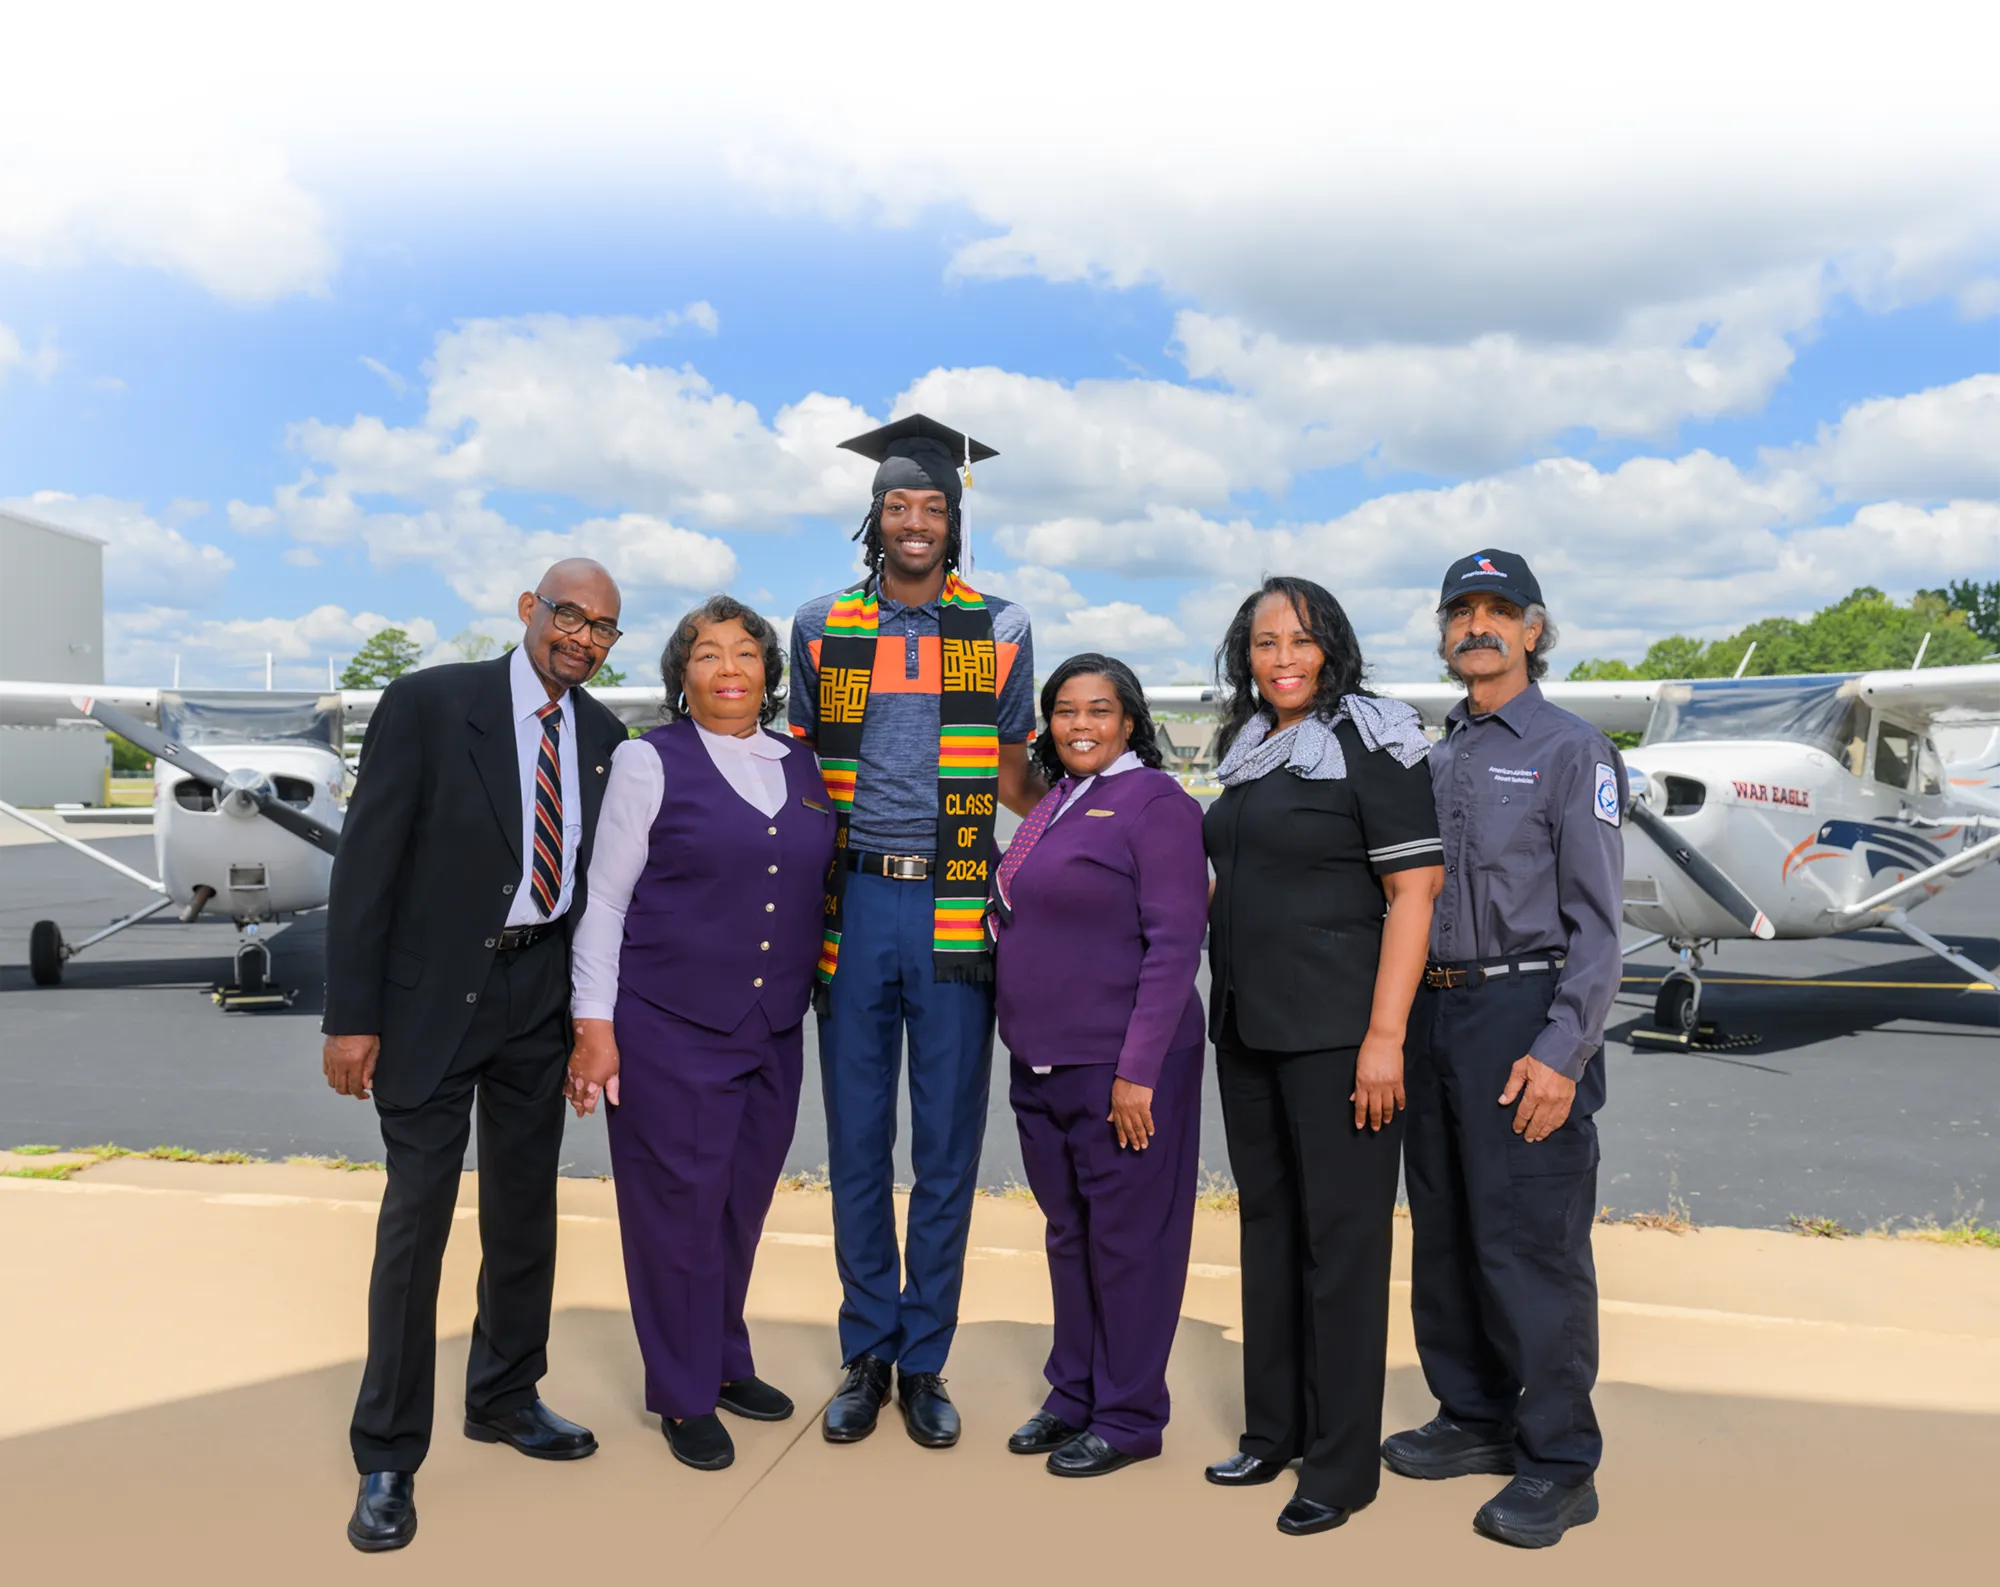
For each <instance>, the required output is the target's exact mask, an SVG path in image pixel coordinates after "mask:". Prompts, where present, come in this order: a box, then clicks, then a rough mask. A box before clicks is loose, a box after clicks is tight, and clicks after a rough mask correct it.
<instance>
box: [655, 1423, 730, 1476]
mask: <svg viewBox="0 0 2000 1587" xmlns="http://www.w3.org/2000/svg"><path fill="white" fill-rule="evenodd" d="M660 1431H661V1432H663V1433H665V1434H666V1435H667V1447H668V1448H669V1449H671V1450H672V1451H673V1452H674V1459H676V1460H678V1461H679V1462H680V1463H681V1464H682V1465H683V1466H692V1467H694V1469H695V1470H696V1471H720V1470H722V1469H723V1467H725V1466H729V1465H733V1464H735V1461H736V1444H735V1441H734V1440H732V1439H731V1438H730V1436H729V1429H728V1428H726V1427H724V1426H723V1425H722V1418H721V1417H719V1416H717V1415H716V1414H715V1412H713V1411H710V1412H709V1413H708V1414H707V1415H706V1416H683V1417H682V1418H681V1419H680V1420H679V1421H675V1420H674V1419H673V1418H672V1417H671V1416H662V1417H661V1418H660Z"/></svg>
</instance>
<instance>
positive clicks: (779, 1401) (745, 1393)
mask: <svg viewBox="0 0 2000 1587" xmlns="http://www.w3.org/2000/svg"><path fill="white" fill-rule="evenodd" d="M715 1408H716V1409H717V1410H719V1411H727V1412H728V1413H729V1414H730V1415H731V1416H741V1417H743V1418H744V1419H745V1420H747V1421H752V1422H784V1421H789V1420H790V1419H791V1415H792V1411H793V1409H794V1407H793V1405H792V1397H791V1396H790V1395H789V1394H785V1393H782V1392H780V1391H779V1390H777V1389H774V1388H772V1387H771V1385H770V1384H768V1383H766V1382H765V1381H764V1380H763V1379H762V1378H738V1379H737V1380H736V1381H735V1382H734V1383H725V1384H723V1385H722V1390H721V1392H720V1393H718V1394H717V1395H716V1396H715Z"/></svg>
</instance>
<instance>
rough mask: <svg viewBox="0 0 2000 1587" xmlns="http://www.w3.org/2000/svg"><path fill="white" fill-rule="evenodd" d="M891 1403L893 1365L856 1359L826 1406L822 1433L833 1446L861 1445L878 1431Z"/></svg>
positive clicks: (873, 1359) (876, 1359)
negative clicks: (880, 1418)
mask: <svg viewBox="0 0 2000 1587" xmlns="http://www.w3.org/2000/svg"><path fill="white" fill-rule="evenodd" d="M888 1403H889V1363H888V1362H886V1361H884V1360H883V1359H882V1358H881V1357H880V1356H856V1357H855V1358H854V1360H852V1361H851V1362H849V1363H848V1366H847V1376H846V1377H844V1378H842V1379H841V1381H840V1387H839V1388H838V1389H836V1390H835V1391H834V1395H833V1398H832V1399H830V1400H828V1401H827V1402H826V1415H825V1416H824V1417H823V1418H822V1419H821V1421H820V1431H821V1432H822V1433H824V1434H825V1435H826V1441H827V1442H828V1443H829V1444H854V1443H859V1442H860V1441H861V1440H862V1439H864V1438H866V1437H867V1436H868V1435H869V1434H870V1433H872V1432H874V1431H875V1419H876V1418H877V1417H878V1416H880V1415H881V1414H882V1407H883V1406H885V1405H887V1404H888Z"/></svg>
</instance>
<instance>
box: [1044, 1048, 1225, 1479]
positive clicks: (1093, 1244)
mask: <svg viewBox="0 0 2000 1587" xmlns="http://www.w3.org/2000/svg"><path fill="white" fill-rule="evenodd" d="M1201 1067H1202V1049H1201V1047H1199V1046H1196V1047H1193V1048H1190V1049H1187V1050H1184V1051H1180V1052H1170V1053H1168V1054H1167V1058H1166V1062H1165V1063H1164V1064H1162V1065H1161V1069H1160V1083H1159V1085H1158V1086H1157V1087H1156V1088H1155V1090H1154V1092H1153V1123H1154V1125H1155V1127H1156V1129H1157V1130H1158V1133H1157V1134H1156V1135H1155V1136H1154V1137H1153V1141H1152V1144H1151V1145H1150V1146H1148V1147H1147V1148H1146V1150H1145V1151H1143V1152H1135V1151H1132V1150H1130V1149H1129V1148H1123V1147H1120V1146H1119V1144H1118V1137H1117V1136H1116V1135H1115V1134H1114V1133H1113V1131H1112V1128H1111V1125H1110V1123H1109V1122H1108V1115H1109V1114H1110V1112H1111V1082H1112V1081H1113V1079H1115V1078H1116V1066H1115V1065H1113V1064H1108V1063H1107V1064H1075V1065H1069V1066H1062V1067H1057V1068H1054V1069H1051V1070H1050V1072H1049V1073H1047V1074H1045V1075H1038V1074H1036V1073H1035V1072H1034V1071H1033V1070H1032V1069H1031V1068H1030V1067H1029V1065H1028V1064H1027V1063H1026V1062H1024V1061H1023V1060H1022V1059H1020V1058H1019V1057H1016V1058H1015V1060H1014V1069H1013V1085H1012V1089H1011V1096H1012V1100H1013V1103H1014V1117H1015V1120H1016V1122H1017V1123H1018V1124H1019V1125H1020V1129H1021V1161H1022V1164H1023V1166H1025V1167H1026V1169H1027V1171H1028V1185H1029V1188H1030V1189H1032V1190H1033V1191H1034V1193H1035V1200H1036V1202H1037V1203H1038V1204H1039V1205H1040V1207H1041V1209H1042V1214H1043V1216H1044V1217H1046V1218H1047V1219H1048V1223H1049V1232H1048V1253H1049V1286H1050V1288H1051V1289H1052V1290H1053V1291H1054V1296H1055V1313H1056V1327H1055V1344H1054V1347H1053V1348H1052V1349H1051V1350H1050V1351H1049V1361H1048V1366H1047V1367H1046V1368H1044V1373H1045V1375H1046V1376H1047V1378H1048V1380H1049V1397H1048V1398H1047V1399H1046V1400H1044V1401H1043V1402H1042V1408H1043V1409H1044V1410H1046V1411H1048V1412H1049V1413H1050V1414H1051V1415H1053V1416H1060V1417H1061V1418H1062V1419H1063V1420H1064V1421H1065V1422H1068V1423H1069V1424H1070V1425H1071V1426H1072V1427H1082V1428H1087V1429H1089V1430H1090V1431H1091V1432H1093V1433H1095V1434H1097V1436H1098V1437H1099V1438H1101V1439H1103V1440H1104V1441H1105V1442H1106V1443H1107V1444H1109V1445H1110V1446H1111V1447H1112V1448H1113V1449H1116V1450H1118V1451H1119V1452H1120V1453H1122V1454H1127V1455H1134V1456H1138V1457H1140V1458H1142V1459H1143V1458H1145V1457H1147V1456H1150V1455H1157V1454H1158V1453H1159V1452H1160V1432H1161V1430H1162V1429H1163V1428H1164V1427H1165V1426H1166V1425H1167V1411H1168V1407H1169V1400H1168V1396H1167V1357H1168V1356H1169V1355H1170V1354H1171V1353H1172V1351H1173V1347H1174V1330H1175V1329H1176V1327H1178V1325H1179V1323H1180V1312H1181V1294H1182V1292H1183V1290H1184V1289H1185V1288H1186V1287H1187V1264H1188V1247H1189V1245H1190V1243H1191V1242H1192V1241H1193V1239H1194V1178H1195V1168H1196V1161H1197V1156H1198V1153H1199V1149H1200V1144H1201Z"/></svg>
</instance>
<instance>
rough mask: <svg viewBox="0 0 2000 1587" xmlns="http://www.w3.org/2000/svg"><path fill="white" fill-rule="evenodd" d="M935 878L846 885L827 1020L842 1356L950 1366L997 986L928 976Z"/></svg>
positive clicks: (853, 878)
mask: <svg viewBox="0 0 2000 1587" xmlns="http://www.w3.org/2000/svg"><path fill="white" fill-rule="evenodd" d="M932 941H933V929H932V896H931V888H930V884H929V883H928V882H898V881H891V880H890V879H888V878H887V877H882V876H865V875H862V874H861V873H859V872H855V873H853V874H851V875H850V876H849V877H848V878H847V893H846V896H845V899H844V901H843V904H842V921H841V937H840V968H839V970H838V972H837V973H836V974H835V975H834V978H833V985H832V987H831V988H830V992H829V998H828V1009H827V1012H826V1013H825V1014H824V1015H823V1016H821V1018H820V1022H819V1064H820V1081H821V1084H822V1085H823V1087H824V1089H825V1093H826V1137H827V1173H828V1176H829V1177H830V1179H831V1180H832V1186H833V1253H834V1259H835V1262H836V1264H837V1265H838V1267H839V1269H840V1285H841V1292H842V1299H841V1304H840V1358H841V1360H842V1361H843V1362H851V1361H853V1360H854V1359H855V1358H856V1357H857V1356H864V1355H872V1356H880V1357H881V1358H882V1359H883V1360H885V1361H894V1362H897V1363H899V1364H900V1365H901V1367H902V1369H903V1370H904V1371H906V1372H941V1371H943V1370H944V1362H945V1357H946V1356H947V1355H948V1354H949V1353H950V1351H951V1338H952V1334H953V1333H954V1332H955V1331H956V1330H957V1327H958V1295H959V1290H960V1288H961V1287H962V1286H963V1284H964V1282H965V1242H966V1237H967V1236H968V1235H969V1234H970V1233H971V1231H972V1192H973V1189H974V1188H975V1186H976V1185H977V1184H978V1181H979V1148H980V1145H981V1144H982V1142H983V1141H984V1139H985V1136H986V1095H987V1085H988V1082H989V1080H990V1077H991V1074H992V1067H993V988H992V986H991V985H987V984H977V983H969V982H963V981H939V980H937V979H936V978H935V976H934V975H933V973H932V968H931V965H932V959H931V944H932ZM905 1032H907V1033H908V1037H909V1051H910V1161H911V1166H912V1168H913V1169H914V1170H915V1183H914V1184H913V1185H912V1186H911V1187H910V1211H909V1223H908V1228H907V1231H906V1233H905V1238H904V1249H903V1256H902V1262H901V1264H900V1271H899V1264H898V1261H897V1254H896V1204H895V1196H894V1190H895V1166H894V1164H895V1159H894V1153H895V1147H896V1089H897V1083H898V1081H899V1079H900V1078H901V1071H902V1049H903V1038H904V1034H905Z"/></svg>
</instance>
